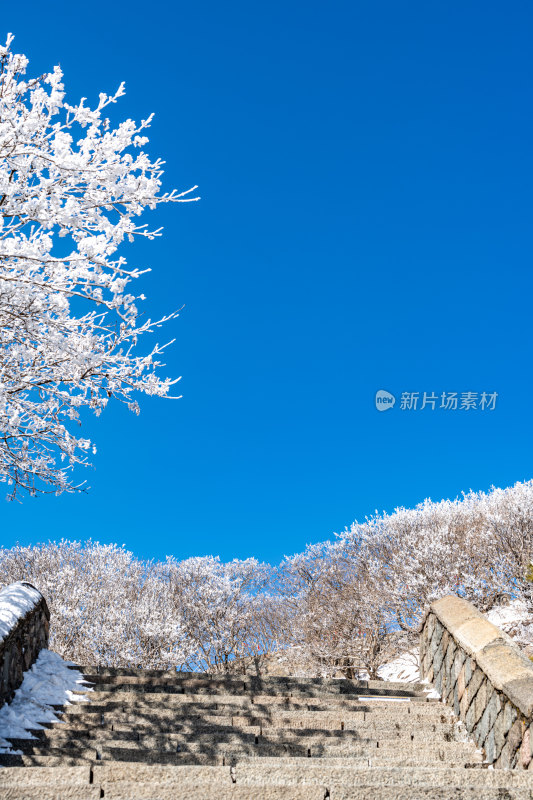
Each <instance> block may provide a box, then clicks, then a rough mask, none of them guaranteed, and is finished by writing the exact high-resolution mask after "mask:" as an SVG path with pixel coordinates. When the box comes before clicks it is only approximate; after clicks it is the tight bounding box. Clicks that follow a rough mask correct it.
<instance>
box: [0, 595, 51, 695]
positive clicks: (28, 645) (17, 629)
mask: <svg viewBox="0 0 533 800" xmlns="http://www.w3.org/2000/svg"><path fill="white" fill-rule="evenodd" d="M49 620H50V612H49V611H48V606H47V605H46V600H45V599H44V597H43V596H42V594H41V593H40V592H39V590H38V589H36V588H35V587H34V586H32V585H31V583H27V582H25V581H20V582H18V583H12V584H11V585H10V586H6V587H5V588H4V589H2V591H0V706H2V705H3V704H4V703H6V702H9V701H10V700H11V699H12V697H13V695H14V694H15V691H16V690H17V689H18V687H19V686H20V684H21V683H22V680H23V677H24V672H25V670H27V669H29V668H30V667H31V665H32V664H33V662H34V661H35V659H36V658H37V656H38V654H39V651H40V650H41V649H42V648H43V647H47V646H48V628H49Z"/></svg>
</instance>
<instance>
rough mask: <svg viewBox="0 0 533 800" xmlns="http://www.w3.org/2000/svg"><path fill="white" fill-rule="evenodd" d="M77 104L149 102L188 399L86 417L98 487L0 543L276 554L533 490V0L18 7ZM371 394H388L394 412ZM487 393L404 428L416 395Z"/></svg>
mask: <svg viewBox="0 0 533 800" xmlns="http://www.w3.org/2000/svg"><path fill="white" fill-rule="evenodd" d="M1 8H2V10H1V17H0V19H1V28H2V29H3V32H2V36H4V35H5V34H6V33H7V32H8V31H12V32H14V33H15V36H16V39H15V45H16V49H17V50H18V51H19V52H24V53H25V54H26V55H28V57H29V58H30V70H29V71H30V73H31V74H37V73H40V72H43V71H46V70H48V69H50V68H51V67H52V66H53V65H54V64H56V63H60V64H61V66H62V68H63V70H64V72H65V83H66V87H67V90H68V93H69V97H70V99H71V100H77V99H78V98H79V97H80V96H85V97H87V98H88V99H89V101H93V100H95V99H97V96H98V93H99V92H100V91H104V92H108V93H110V92H112V91H113V90H114V89H115V88H116V86H117V85H118V84H119V83H120V81H122V80H124V81H125V82H126V90H127V95H126V97H125V98H123V99H122V101H121V103H120V105H119V106H118V107H117V115H119V116H120V117H127V116H130V117H134V118H138V119H139V118H141V117H146V116H147V115H148V113H150V112H152V111H153V112H155V120H154V124H153V127H152V130H151V135H150V138H151V144H150V146H149V151H150V153H151V154H152V155H160V156H161V157H163V158H165V160H166V161H167V167H166V175H165V185H166V187H167V188H172V187H177V188H180V189H185V188H188V187H189V186H190V185H192V184H195V183H197V184H199V186H200V193H201V196H202V200H201V202H200V203H198V204H189V205H187V206H173V207H162V208H161V209H160V210H159V211H158V212H157V213H156V214H154V215H152V219H151V220H150V222H153V224H156V223H157V224H162V225H164V227H165V234H164V237H163V238H162V239H159V240H157V241H156V242H151V243H142V242H141V243H136V244H135V245H134V246H132V247H130V248H129V250H127V251H126V252H125V255H127V257H128V260H129V263H130V264H131V265H134V264H135V265H138V266H146V265H149V266H151V267H152V270H153V271H152V273H151V274H150V275H149V276H147V277H146V278H145V279H143V286H142V289H141V290H142V291H144V293H145V294H146V295H147V297H148V303H147V308H148V309H149V311H150V313H151V314H152V315H156V314H162V313H164V312H165V311H168V310H173V309H175V308H177V307H181V306H182V305H184V309H183V312H182V314H181V316H180V318H179V319H178V320H177V321H176V322H173V323H172V324H171V325H169V330H168V337H169V338H172V337H175V338H176V342H175V344H174V345H173V347H172V350H171V351H170V352H169V353H168V358H167V364H168V367H167V369H168V373H169V374H171V375H173V376H178V375H182V376H183V378H182V381H181V383H180V385H179V388H180V391H181V392H182V394H183V399H181V400H179V401H164V400H160V399H159V400H158V399H151V398H148V399H147V400H146V401H145V402H144V403H143V408H142V413H141V415H140V417H135V416H134V415H133V414H131V413H129V412H127V411H126V410H124V409H122V408H120V407H119V408H114V409H113V408H111V407H110V408H109V409H108V410H107V411H106V413H105V414H104V415H103V416H102V417H101V418H100V419H98V420H96V419H91V420H90V421H89V422H88V423H87V426H86V433H87V435H90V436H91V437H92V438H93V439H94V440H95V442H96V445H97V447H98V454H97V456H96V457H95V459H94V464H95V469H91V470H86V471H84V473H83V474H82V475H80V477H82V478H85V479H87V481H88V483H89V484H90V486H91V489H90V491H89V492H88V493H87V494H85V495H76V496H72V495H70V496H62V497H59V498H57V497H41V498H37V499H31V498H27V499H24V501H23V503H22V504H21V505H20V504H18V503H12V504H8V503H5V504H4V505H3V507H2V516H3V526H2V531H3V536H2V543H3V544H4V545H7V546H9V545H11V544H13V543H15V542H16V541H20V542H22V543H30V542H37V541H45V540H47V539H58V538H61V537H67V538H77V539H86V538H89V537H92V538H93V539H98V540H100V541H103V542H118V543H125V544H126V546H127V547H128V548H130V549H132V550H133V551H134V552H135V553H136V554H138V555H139V556H143V557H155V558H160V557H164V556H165V555H166V554H174V555H175V556H176V557H178V558H183V557H187V556H190V555H203V554H206V553H213V554H219V555H220V556H221V557H222V558H223V559H229V558H233V557H239V558H241V557H246V556H249V555H255V556H257V557H258V558H261V559H265V560H269V561H273V562H275V561H278V560H279V559H280V558H281V557H282V556H283V554H285V553H287V554H288V553H293V552H296V551H298V550H301V549H303V547H304V546H305V544H306V543H308V542H316V541H321V540H324V539H326V538H330V537H331V535H332V533H333V532H334V531H340V530H342V529H343V528H344V526H345V525H349V524H350V522H351V521H352V520H354V519H355V518H358V519H364V517H365V516H366V515H368V514H371V513H372V512H373V511H374V510H375V509H379V510H386V511H391V510H392V509H393V508H394V507H395V506H397V505H406V506H411V505H413V504H415V503H417V502H420V501H421V500H423V499H424V498H425V497H431V498H432V499H434V500H437V499H441V498H443V497H455V496H456V495H458V494H460V492H461V491H463V490H465V491H467V490H469V489H475V490H487V489H488V488H489V487H490V486H491V485H493V484H494V485H497V486H507V485H510V484H512V483H514V482H515V481H517V480H527V479H529V478H531V477H533V461H532V458H533V457H532V452H533V447H532V444H533V441H532V439H533V436H532V427H531V419H532V415H531V409H532V395H533V379H532V377H531V371H532V370H531V363H532V352H533V346H532V337H531V289H532V277H531V276H532V271H531V254H532V220H533V199H532V186H533V180H532V166H533V163H532V161H533V157H532V154H533V148H532V140H533V137H532V119H533V118H532V113H531V71H532V66H533V64H532V61H533V58H532V51H531V26H532V23H533V11H532V8H531V5H530V4H527V3H525V2H510V3H508V4H505V6H503V5H502V4H501V3H495V2H483V3H481V2H469V1H468V0H462V2H456V1H455V0H454V2H433V3H427V2H408V3H402V4H400V3H398V2H396V0H383V1H382V2H380V3H375V2H358V1H356V2H353V0H352V2H335V0H334V1H333V2H330V3H328V4H326V3H316V2H306V3H299V2H293V3H287V2H279V1H278V0H271V2H269V3H268V4H266V3H264V4H250V3H248V2H247V3H244V2H239V3H231V2H230V3H227V4H221V3H215V2H204V1H203V0H196V1H195V2H194V3H182V2H179V0H178V2H167V1H166V0H152V2H151V3H150V4H146V3H143V4H136V3H135V2H128V3H126V2H124V0H117V1H116V2H114V3H109V2H106V3H103V2H101V0H94V2H92V3H91V4H90V6H87V11H85V10H83V16H82V9H84V8H85V7H82V6H79V5H75V4H72V3H67V2H64V0H55V2H54V3H53V8H52V7H51V6H50V5H49V4H43V3H37V2H32V1H30V2H27V3H24V4H19V7H18V8H16V7H15V4H12V3H10V4H6V3H2V7H1ZM378 389H386V390H388V391H390V392H392V393H394V394H395V396H396V397H397V398H398V400H397V403H396V405H395V406H394V408H392V409H391V410H389V411H387V412H385V413H379V412H378V411H377V410H376V408H375V403H374V396H375V392H376V391H377V390H378ZM404 391H407V392H420V393H423V392H424V391H427V392H435V393H436V394H438V395H440V393H442V392H443V391H444V392H453V391H456V392H458V393H459V394H461V393H462V392H469V391H471V392H478V393H481V392H483V391H486V392H497V393H498V399H497V402H496V408H495V409H494V410H492V411H490V410H485V411H481V410H479V409H477V410H469V411H465V410H461V409H457V410H455V411H453V410H447V411H446V410H444V409H439V408H436V409H435V410H434V411H432V410H430V409H428V408H426V409H424V410H421V409H420V408H418V409H417V410H416V411H415V410H402V409H401V408H400V396H401V393H402V392H404Z"/></svg>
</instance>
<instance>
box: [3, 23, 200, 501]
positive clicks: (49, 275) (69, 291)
mask: <svg viewBox="0 0 533 800" xmlns="http://www.w3.org/2000/svg"><path fill="white" fill-rule="evenodd" d="M12 40H13V37H12V36H11V35H9V36H8V39H7V42H6V45H5V46H2V47H0V481H3V482H7V483H8V484H10V485H11V487H12V489H11V495H12V496H14V494H16V492H17V491H18V490H21V489H22V490H27V491H29V492H30V493H35V492H40V491H56V492H61V491H64V490H72V489H73V488H75V483H74V479H73V477H72V469H73V467H74V465H75V464H77V463H87V453H88V452H89V451H90V450H93V451H94V447H93V446H92V445H91V443H90V442H89V441H88V440H87V439H85V438H82V437H81V436H79V435H77V433H76V435H75V433H74V432H73V430H74V428H73V426H74V425H76V424H77V423H78V421H79V418H80V410H81V409H83V408H89V409H92V410H93V411H94V412H95V413H96V414H100V413H101V411H102V410H103V409H104V408H105V406H106V405H107V403H108V401H109V400H110V399H111V398H116V399H118V400H119V401H122V402H124V403H126V404H127V405H128V406H129V407H130V408H131V409H132V410H133V411H136V412H138V405H137V399H136V394H137V393H138V392H144V393H146V394H151V395H161V396H164V395H167V394H168V392H169V390H170V387H171V385H172V383H174V382H175V381H171V380H170V379H168V378H164V377H160V376H159V374H158V372H157V369H158V367H159V366H161V364H160V357H161V353H162V351H163V349H164V346H165V345H163V346H161V345H155V346H153V345H151V346H150V347H149V348H147V349H146V350H145V351H144V352H141V351H139V350H138V340H139V338H140V337H141V336H142V335H143V334H146V333H149V332H152V331H153V330H154V328H156V327H158V326H160V325H161V324H162V323H163V322H165V321H167V320H169V319H171V318H172V317H174V316H176V314H175V313H172V312H171V313H169V314H168V316H166V317H164V318H162V319H158V320H157V321H155V322H152V321H151V320H150V319H141V317H140V314H139V310H138V305H139V302H140V301H142V300H144V299H145V298H144V295H142V294H138V295H135V294H134V293H133V292H132V286H131V284H132V283H133V282H134V281H135V279H136V278H138V277H139V276H140V275H141V274H142V273H143V271H144V270H140V269H137V268H128V266H127V264H126V260H125V258H124V256H123V255H122V252H121V253H120V254H119V252H118V251H119V248H120V246H121V245H122V243H123V242H124V240H128V241H130V242H133V241H134V240H135V238H136V237H144V238H148V239H153V238H154V237H155V236H158V235H160V230H154V229H150V228H148V227H147V226H146V224H144V223H141V222H140V220H139V216H140V215H141V213H142V211H143V210H144V209H145V208H149V209H154V208H155V207H156V206H157V205H158V204H159V203H169V202H186V201H188V200H192V199H196V198H192V197H190V196H189V193H190V192H192V191H193V190H194V189H195V188H196V187H193V189H189V190H187V191H186V192H182V193H177V192H176V191H171V192H170V193H161V176H162V166H163V163H164V162H162V161H161V160H159V159H158V160H154V161H152V160H150V158H149V157H148V156H147V154H146V153H145V152H144V149H143V148H144V146H145V145H146V143H147V142H148V139H147V137H146V135H145V134H146V130H147V128H148V127H149V126H150V123H151V120H152V117H151V116H150V117H148V118H147V119H145V120H143V121H142V122H140V123H135V122H134V121H132V120H130V119H126V120H125V121H123V122H121V123H120V124H119V125H118V126H116V127H113V126H112V125H111V123H110V121H109V119H108V118H107V116H106V114H107V112H108V110H109V107H110V106H111V105H113V104H115V103H116V101H117V100H118V99H119V98H120V97H121V96H122V95H123V94H124V85H123V84H121V85H120V86H119V88H118V90H117V91H116V92H115V93H114V94H112V95H107V94H103V93H101V94H100V95H99V100H98V102H97V103H96V104H95V105H94V106H93V107H91V106H89V105H86V99H85V98H82V99H81V101H80V102H79V103H78V104H77V105H70V104H69V103H67V101H66V99H65V91H64V86H63V82H62V79H63V74H62V72H61V70H60V68H59V67H54V69H53V71H52V72H51V73H49V74H45V75H42V76H40V77H37V78H32V79H26V77H25V74H26V68H27V65H28V60H27V58H26V57H25V56H24V55H19V54H16V53H14V52H13V51H12V49H11V44H12Z"/></svg>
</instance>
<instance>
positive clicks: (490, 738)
mask: <svg viewBox="0 0 533 800" xmlns="http://www.w3.org/2000/svg"><path fill="white" fill-rule="evenodd" d="M420 669H421V676H422V678H425V679H427V680H429V681H430V682H431V683H433V685H434V686H435V688H436V690H437V691H438V692H439V693H440V695H441V697H442V699H443V700H444V701H446V702H447V703H448V704H449V705H451V706H453V708H454V710H455V713H456V714H457V716H459V717H460V718H461V720H462V721H463V722H464V723H465V725H466V728H467V730H468V732H469V734H470V735H471V736H472V737H473V739H474V741H475V742H476V743H477V744H478V746H479V747H481V748H483V750H484V753H485V760H486V761H487V762H489V763H490V764H493V765H494V767H503V768H519V769H520V768H521V769H531V770H533V760H532V755H533V719H532V714H533V663H532V662H531V661H530V660H529V659H528V658H527V657H526V656H525V655H523V654H522V653H521V652H520V650H519V649H518V647H517V646H516V645H515V644H514V643H513V641H512V640H511V639H510V638H509V636H507V635H506V634H505V633H504V632H503V631H501V630H500V629H499V628H497V627H496V626H495V625H493V624H492V623H491V622H489V621H488V620H487V619H485V617H484V616H483V615H482V614H480V612H479V611H477V609H475V608H474V606H473V605H471V603H468V602H467V601H466V600H463V599H461V598H460V597H455V596H454V595H448V596H447V597H443V598H441V599H440V600H437V601H435V602H434V603H432V605H431V607H430V609H429V611H428V613H427V615H426V617H425V619H424V622H423V623H422V628H421V634H420Z"/></svg>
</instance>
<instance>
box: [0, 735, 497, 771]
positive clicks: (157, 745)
mask: <svg viewBox="0 0 533 800" xmlns="http://www.w3.org/2000/svg"><path fill="white" fill-rule="evenodd" d="M201 756H206V757H209V758H211V759H212V760H213V763H219V762H220V759H221V758H222V759H223V763H230V762H231V763H233V762H234V761H236V760H237V759H239V758H243V757H245V756H248V757H252V758H254V759H262V758H263V757H269V758H279V757H281V758H283V757H300V758H309V759H320V758H323V757H336V758H347V759H350V760H352V759H356V760H357V759H363V760H364V759H366V760H367V761H368V760H369V759H370V761H371V762H374V760H376V759H377V760H379V762H380V763H389V764H390V763H396V762H397V763H402V764H404V763H407V761H411V762H416V763H422V762H427V763H462V764H466V763H471V764H473V763H476V762H480V761H481V758H482V757H481V754H479V753H477V752H476V751H475V747H474V745H473V744H470V743H458V742H445V743H441V744H437V745H434V744H431V745H429V744H426V745H422V744H413V743H409V744H406V745H402V747H401V753H399V750H398V746H397V745H396V744H395V743H390V742H389V743H386V742H375V743H373V746H370V745H367V744H366V743H363V744H361V743H359V744H358V743H357V742H352V743H350V742H348V743H344V744H312V743H301V744H300V743H295V742H289V743H270V742H262V741H259V742H249V743H246V742H239V743H220V742H213V743H205V742H202V743H197V742H189V743H184V744H176V743H175V742H172V741H168V740H167V741H166V742H164V743H161V742H154V741H153V740H151V741H150V740H149V741H146V742H145V741H137V742H136V741H131V740H130V741H122V740H120V741H116V740H109V741H104V742H98V743H93V742H90V743H87V742H81V743H69V744H68V745H65V746H63V747H42V746H40V744H36V745H34V744H26V745H25V746H24V749H23V754H21V755H18V754H17V755H16V756H15V755H14V756H10V755H2V756H0V763H6V764H8V765H9V764H17V763H20V762H19V759H25V758H33V759H34V758H46V757H49V758H62V757H64V758H69V759H73V758H75V759H78V760H80V761H87V762H91V763H92V762H93V761H95V762H96V761H98V760H99V759H100V760H103V761H108V760H113V761H141V762H146V763H178V764H179V763H180V762H181V761H183V760H184V759H185V758H186V757H191V759H192V760H193V762H195V761H196V760H197V757H201ZM13 758H14V759H15V761H13V760H12V759H13ZM3 759H7V761H4V760H3ZM22 763H27V762H26V761H23V762H22ZM36 763H40V762H36ZM199 763H200V762H199Z"/></svg>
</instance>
